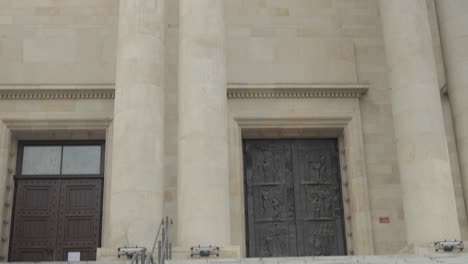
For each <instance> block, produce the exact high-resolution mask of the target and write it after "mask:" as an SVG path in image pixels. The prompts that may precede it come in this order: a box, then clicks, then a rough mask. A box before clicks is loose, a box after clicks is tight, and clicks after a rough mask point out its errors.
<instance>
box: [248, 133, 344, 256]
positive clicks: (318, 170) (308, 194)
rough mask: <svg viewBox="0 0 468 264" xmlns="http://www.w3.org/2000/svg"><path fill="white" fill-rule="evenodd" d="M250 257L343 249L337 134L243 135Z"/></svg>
mask: <svg viewBox="0 0 468 264" xmlns="http://www.w3.org/2000/svg"><path fill="white" fill-rule="evenodd" d="M244 168H245V177H246V179H245V183H246V184H245V185H246V186H245V187H246V188H245V189H246V214H247V233H248V241H247V244H248V255H249V256H250V257H276V256H319V255H345V254H346V250H345V249H346V246H345V237H344V228H343V206H342V198H341V183H340V174H339V160H338V149H337V142H336V140H332V139H331V140H328V139H320V140H245V141H244Z"/></svg>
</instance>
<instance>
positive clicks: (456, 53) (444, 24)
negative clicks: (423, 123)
mask: <svg viewBox="0 0 468 264" xmlns="http://www.w3.org/2000/svg"><path fill="white" fill-rule="evenodd" d="M436 4H437V14H438V19H439V25H440V34H441V40H442V51H443V54H444V59H445V61H444V62H445V68H446V76H447V81H448V93H449V98H450V104H451V106H452V113H453V119H454V123H455V125H454V126H455V135H456V141H457V150H458V157H459V162H460V170H461V176H462V183H463V190H464V194H465V204H468V1H466V0H443V1H441V0H438V1H437V2H436Z"/></svg>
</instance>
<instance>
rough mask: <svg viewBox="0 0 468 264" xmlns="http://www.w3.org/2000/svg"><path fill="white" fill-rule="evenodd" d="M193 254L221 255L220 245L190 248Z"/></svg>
mask: <svg viewBox="0 0 468 264" xmlns="http://www.w3.org/2000/svg"><path fill="white" fill-rule="evenodd" d="M190 251H191V254H190V257H192V258H193V257H195V256H199V257H209V256H216V257H219V247H216V246H212V245H209V246H200V245H198V246H196V247H191V248H190Z"/></svg>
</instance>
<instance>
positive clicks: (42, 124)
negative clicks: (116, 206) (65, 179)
mask: <svg viewBox="0 0 468 264" xmlns="http://www.w3.org/2000/svg"><path fill="white" fill-rule="evenodd" d="M0 134H1V135H2V136H1V137H0V168H1V170H0V183H1V185H0V202H1V203H5V204H6V205H8V206H4V208H3V211H2V210H0V216H2V218H3V219H4V221H2V222H1V223H0V235H1V236H2V241H0V260H1V261H6V260H7V259H8V258H9V254H8V253H9V251H10V249H9V245H10V240H11V237H10V236H9V235H10V229H11V223H12V209H13V206H12V204H13V198H14V196H13V192H14V189H15V186H14V179H13V176H14V174H15V168H16V158H17V153H16V151H17V149H18V148H17V144H18V141H20V140H31V141H33V140H69V139H74V140H75V139H76V140H104V141H105V142H106V145H105V151H106V152H105V153H106V154H105V156H106V157H105V170H104V174H105V178H106V179H107V180H106V181H105V183H104V188H103V199H104V201H103V204H102V205H103V210H102V213H103V216H102V220H101V222H102V223H103V224H102V230H101V241H104V242H105V240H106V234H107V232H108V231H107V230H106V228H107V226H108V225H106V224H105V223H107V222H109V219H108V211H109V209H110V206H109V200H110V197H109V192H108V191H107V190H108V188H109V187H110V186H109V184H110V177H111V174H110V166H111V152H112V151H111V149H112V138H113V136H112V135H113V132H112V116H111V115H107V114H102V115H98V116H93V117H88V116H86V117H84V116H82V115H78V116H75V117H74V118H67V119H64V118H63V117H62V116H61V115H50V116H47V117H44V116H42V115H40V116H31V117H30V118H20V117H9V118H3V119H2V120H0Z"/></svg>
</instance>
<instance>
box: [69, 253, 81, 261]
mask: <svg viewBox="0 0 468 264" xmlns="http://www.w3.org/2000/svg"><path fill="white" fill-rule="evenodd" d="M68 261H80V252H68Z"/></svg>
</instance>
